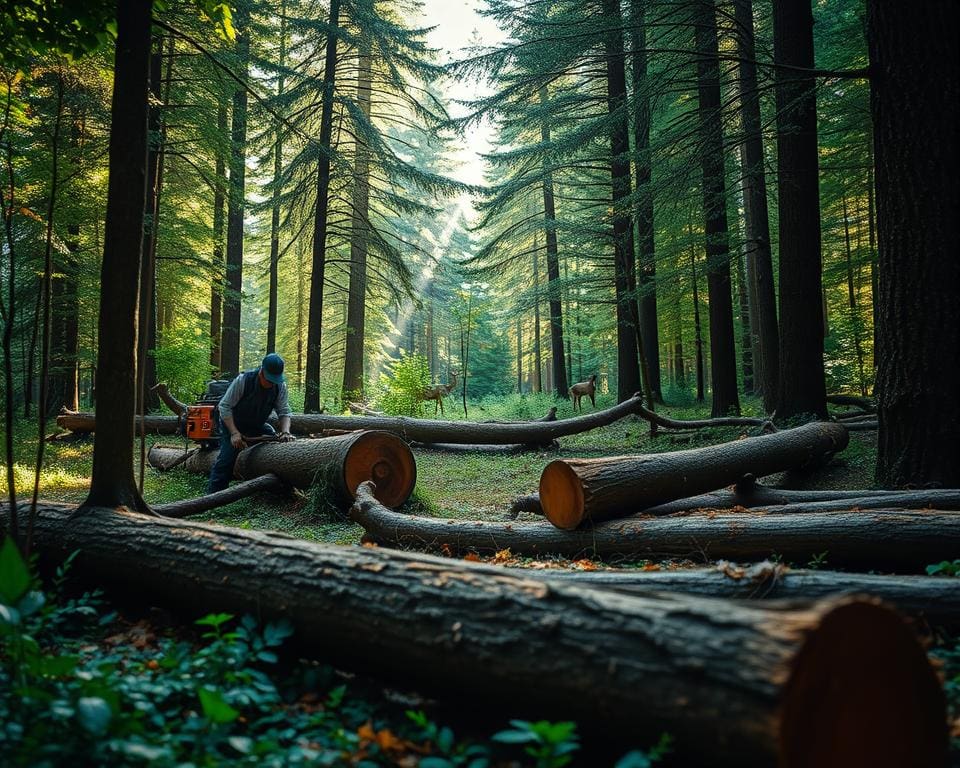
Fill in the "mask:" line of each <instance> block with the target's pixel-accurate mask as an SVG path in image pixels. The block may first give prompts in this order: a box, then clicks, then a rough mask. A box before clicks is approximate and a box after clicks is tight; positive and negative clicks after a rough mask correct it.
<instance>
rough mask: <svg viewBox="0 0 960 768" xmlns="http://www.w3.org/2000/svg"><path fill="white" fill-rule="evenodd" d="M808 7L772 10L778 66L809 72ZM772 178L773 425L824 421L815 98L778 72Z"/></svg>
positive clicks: (803, 80)
mask: <svg viewBox="0 0 960 768" xmlns="http://www.w3.org/2000/svg"><path fill="white" fill-rule="evenodd" d="M810 2H811V0H779V1H778V2H776V3H774V4H773V30H774V53H775V58H776V61H777V62H778V63H779V64H784V65H788V66H790V67H794V68H796V67H803V68H807V69H813V68H814V55H813V12H812V11H811V8H810ZM776 78H777V85H776V97H777V170H778V181H779V185H778V190H779V201H778V206H779V221H780V381H779V390H778V393H779V394H778V397H777V418H778V419H789V418H792V417H794V416H798V415H801V414H813V415H816V416H820V417H826V415H827V404H826V400H825V398H826V383H825V379H824V373H823V337H824V335H825V331H824V327H823V317H822V312H823V310H824V307H825V304H824V301H823V295H822V293H823V284H822V280H821V269H822V265H821V258H820V183H819V163H818V159H817V96H816V81H815V80H814V78H813V75H811V74H808V73H806V72H802V71H798V70H797V69H786V68H779V69H777V71H776Z"/></svg>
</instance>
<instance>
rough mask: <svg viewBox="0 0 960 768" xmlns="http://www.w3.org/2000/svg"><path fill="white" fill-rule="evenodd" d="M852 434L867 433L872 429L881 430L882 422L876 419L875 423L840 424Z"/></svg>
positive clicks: (854, 422) (855, 422)
mask: <svg viewBox="0 0 960 768" xmlns="http://www.w3.org/2000/svg"><path fill="white" fill-rule="evenodd" d="M840 423H841V424H843V425H844V426H845V427H846V428H847V429H849V430H850V431H851V432H866V431H868V430H871V429H880V422H879V421H877V420H876V419H874V420H873V421H853V422H846V421H844V422H840Z"/></svg>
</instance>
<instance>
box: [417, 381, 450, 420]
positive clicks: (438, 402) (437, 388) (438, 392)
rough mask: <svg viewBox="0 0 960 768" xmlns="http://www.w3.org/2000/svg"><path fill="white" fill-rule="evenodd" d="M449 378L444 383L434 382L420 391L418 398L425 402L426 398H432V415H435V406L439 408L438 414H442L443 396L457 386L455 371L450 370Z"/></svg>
mask: <svg viewBox="0 0 960 768" xmlns="http://www.w3.org/2000/svg"><path fill="white" fill-rule="evenodd" d="M450 378H452V379H453V381H448V382H447V383H446V384H434V385H433V386H432V387H427V388H426V389H425V390H423V391H422V392H421V393H420V399H421V400H423V401H424V402H426V401H427V400H433V401H434V403H435V405H434V406H433V415H434V416H436V415H437V407H438V406H439V408H440V415H441V416H443V398H445V397H446V396H447V395H449V394H450V393H451V392H453V390H455V389H456V388H457V372H456V371H450Z"/></svg>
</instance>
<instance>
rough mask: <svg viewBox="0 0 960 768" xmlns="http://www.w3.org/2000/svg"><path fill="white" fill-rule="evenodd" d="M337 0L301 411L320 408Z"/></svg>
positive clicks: (326, 75) (326, 81) (336, 1)
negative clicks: (304, 389)
mask: <svg viewBox="0 0 960 768" xmlns="http://www.w3.org/2000/svg"><path fill="white" fill-rule="evenodd" d="M339 24H340V0H330V24H329V25H328V31H327V47H326V52H325V56H324V60H323V104H322V105H321V107H320V136H319V142H320V157H319V159H318V160H317V202H316V210H315V211H314V216H313V257H312V269H311V272H310V312H309V316H308V318H307V369H306V378H305V380H304V386H305V388H306V391H305V393H304V399H303V410H305V411H307V412H308V413H309V412H316V411H319V410H320V348H321V346H320V345H321V340H322V336H323V284H324V273H325V270H326V266H327V255H326V248H327V213H328V211H327V206H328V202H329V197H330V153H331V151H332V145H331V137H332V132H333V96H334V88H335V86H336V75H337V36H338V35H339Z"/></svg>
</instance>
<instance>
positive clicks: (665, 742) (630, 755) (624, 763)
mask: <svg viewBox="0 0 960 768" xmlns="http://www.w3.org/2000/svg"><path fill="white" fill-rule="evenodd" d="M672 744H673V737H672V736H670V734H669V733H664V734H662V735H661V736H660V741H659V742H657V745H656V746H654V747H652V748H651V749H649V750H647V751H646V752H644V751H642V750H639V749H635V750H632V751H631V752H627V754H625V755H624V756H623V757H621V758H620V759H619V760H618V761H617V763H616V765H614V768H650V766H652V765H653V764H654V763H659V762H660V760H661V759H662V758H663V757H664V756H665V755H667V754H668V753H669V752H670V751H671V745H672Z"/></svg>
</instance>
